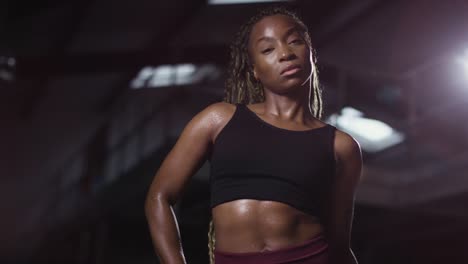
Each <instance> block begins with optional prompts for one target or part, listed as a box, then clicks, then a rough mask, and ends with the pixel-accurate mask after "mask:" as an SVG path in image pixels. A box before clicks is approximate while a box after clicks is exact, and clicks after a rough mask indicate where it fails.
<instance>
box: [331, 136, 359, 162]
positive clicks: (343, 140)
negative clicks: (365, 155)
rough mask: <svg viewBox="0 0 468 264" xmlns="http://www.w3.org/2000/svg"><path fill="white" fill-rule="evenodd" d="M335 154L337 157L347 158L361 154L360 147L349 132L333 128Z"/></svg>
mask: <svg viewBox="0 0 468 264" xmlns="http://www.w3.org/2000/svg"><path fill="white" fill-rule="evenodd" d="M334 149H335V155H336V156H337V158H339V159H347V158H351V157H353V156H361V147H360V145H359V143H358V142H357V140H356V139H354V138H353V137H352V136H351V135H350V134H348V133H346V132H344V131H342V130H340V129H338V128H335V142H334Z"/></svg>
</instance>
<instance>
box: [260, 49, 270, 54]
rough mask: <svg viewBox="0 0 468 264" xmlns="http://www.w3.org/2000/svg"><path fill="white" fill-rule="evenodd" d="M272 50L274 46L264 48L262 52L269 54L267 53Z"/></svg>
mask: <svg viewBox="0 0 468 264" xmlns="http://www.w3.org/2000/svg"><path fill="white" fill-rule="evenodd" d="M271 51H273V48H268V49H264V50H262V53H263V54H267V53H270V52H271Z"/></svg>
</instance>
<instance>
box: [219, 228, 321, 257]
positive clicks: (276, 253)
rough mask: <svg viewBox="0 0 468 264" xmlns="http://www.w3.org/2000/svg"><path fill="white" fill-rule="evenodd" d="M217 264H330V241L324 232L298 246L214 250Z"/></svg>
mask: <svg viewBox="0 0 468 264" xmlns="http://www.w3.org/2000/svg"><path fill="white" fill-rule="evenodd" d="M214 256H215V263H216V264H281V263H290V264H299V263H301V264H328V243H327V242H326V240H325V237H324V236H323V234H320V235H317V236H315V237H313V238H312V239H310V240H308V241H306V242H304V243H303V244H301V245H298V246H291V247H286V248H281V249H278V250H273V251H266V252H252V253H250V252H249V253H229V252H220V251H218V250H216V248H215V250H214Z"/></svg>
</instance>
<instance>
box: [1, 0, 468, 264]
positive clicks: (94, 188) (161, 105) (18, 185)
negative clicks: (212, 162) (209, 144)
mask: <svg viewBox="0 0 468 264" xmlns="http://www.w3.org/2000/svg"><path fill="white" fill-rule="evenodd" d="M264 5H265V4H242V5H222V6H209V5H208V4H207V2H206V1H199V0H173V1H156V0H134V1H124V0H81V1H77V0H75V1H58V0H48V1H25V0H18V1H13V0H10V1H2V3H0V118H1V119H0V120H1V129H0V139H1V140H2V141H1V142H0V146H1V148H0V149H1V152H0V153H1V156H0V162H1V164H0V165H1V169H2V170H1V184H0V199H1V203H0V206H1V207H0V209H1V218H0V227H1V229H0V257H1V258H0V262H1V263H31V264H33V263H80V264H81V263H96V264H97V263H113V264H118V263H157V260H156V257H155V255H154V253H153V251H152V245H151V240H150V237H149V232H148V229H147V225H146V220H145V218H144V210H143V204H144V198H145V195H146V192H147V190H148V187H149V184H150V181H151V179H152V177H153V175H154V173H155V172H156V170H157V169H158V166H159V165H160V163H161V161H162V159H163V158H164V157H165V155H166V154H167V152H168V151H169V150H170V148H171V147H172V145H173V144H174V142H175V141H176V140H177V137H178V135H179V133H180V132H181V130H182V129H183V127H184V126H185V124H186V123H187V122H188V120H190V118H191V117H192V116H193V115H195V114H196V113H197V112H198V111H200V110H201V109H203V108H204V107H206V106H207V105H209V104H210V103H213V102H216V101H220V100H221V98H222V95H223V81H224V78H225V74H224V71H225V67H226V64H227V60H228V54H229V53H228V44H229V42H230V41H231V40H232V39H233V36H234V33H235V32H236V30H237V29H238V28H239V26H240V24H241V23H243V22H244V21H245V20H246V19H247V18H248V17H250V16H251V15H253V14H254V13H255V12H256V10H257V9H258V8H260V7H262V6H264ZM291 5H292V6H293V7H294V8H296V9H298V10H299V11H300V13H301V15H302V17H303V18H304V21H305V22H306V24H307V25H308V26H309V28H310V31H311V36H312V39H313V44H314V47H315V48H316V50H317V54H318V65H319V69H320V73H321V75H320V78H321V82H322V84H323V89H324V98H325V113H326V117H327V116H329V115H330V114H333V113H334V112H336V111H337V110H339V109H340V108H341V107H343V106H352V107H355V108H357V109H359V110H361V111H363V112H364V113H365V114H366V115H367V116H368V117H372V118H377V119H379V120H383V121H384V122H386V123H388V124H390V125H392V126H393V127H395V128H396V129H398V130H399V131H401V132H403V133H404V134H405V135H406V140H405V141H404V142H403V143H401V144H399V145H397V146H395V147H392V148H390V149H387V150H385V151H383V152H379V153H373V154H371V153H364V158H365V164H364V174H363V180H362V182H361V184H360V186H359V188H358V191H357V196H356V210H355V219H354V224H353V225H354V226H353V227H354V229H353V234H352V235H353V236H352V243H353V244H352V246H353V250H354V251H355V253H356V255H357V257H358V260H359V263H360V264H368V263H382V264H386V263H388V264H393V263H398V264H407V263H408V264H409V263H425V264H429V263H441V264H444V263H461V264H463V263H468V226H467V220H468V210H467V204H468V163H467V162H468V150H467V145H468V122H467V121H468V118H467V115H468V108H467V107H466V106H467V103H468V71H466V70H465V71H464V70H463V68H462V67H461V65H460V64H457V63H455V61H456V58H457V57H458V56H461V55H462V54H463V53H464V52H465V50H468V16H467V15H468V2H467V1H464V0H445V1H443V0H439V1H437V0H411V1H408V0H394V1H384V0H360V1H358V0H356V1H351V0H315V1H305V0H304V1H294V2H292V3H291ZM177 63H195V64H197V65H202V64H206V63H211V64H213V65H215V66H216V69H217V71H213V73H212V75H210V76H211V77H210V78H204V79H202V80H201V81H200V82H199V83H197V84H193V85H171V86H169V87H160V88H144V89H130V83H131V81H132V80H133V79H134V78H135V77H136V76H137V75H138V73H139V72H140V70H141V69H142V68H143V67H145V66H151V67H156V66H159V65H164V64H177ZM208 173H209V170H208V167H207V165H206V164H205V166H204V167H202V169H201V170H200V171H199V172H198V173H197V174H196V175H195V176H194V177H193V180H192V181H191V184H190V187H189V189H188V191H187V193H186V194H185V196H184V198H183V199H182V200H181V201H180V203H178V205H177V207H176V211H177V214H178V217H179V223H180V227H181V232H182V236H183V243H184V247H185V251H186V254H187V259H188V260H189V263H206V261H207V252H208V251H207V246H206V244H207V233H206V231H207V225H208V221H209V208H208V198H209V194H208V189H207V188H208V186H207V179H208Z"/></svg>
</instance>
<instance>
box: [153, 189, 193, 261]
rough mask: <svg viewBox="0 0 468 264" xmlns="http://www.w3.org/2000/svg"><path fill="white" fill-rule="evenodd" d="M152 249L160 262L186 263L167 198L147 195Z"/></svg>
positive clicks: (174, 218) (173, 215)
mask: <svg viewBox="0 0 468 264" xmlns="http://www.w3.org/2000/svg"><path fill="white" fill-rule="evenodd" d="M145 214H146V218H147V221H148V225H149V229H150V233H151V238H152V240H153V246H154V250H155V252H156V254H157V256H158V257H159V260H160V262H161V263H162V264H182V263H186V261H185V257H184V253H183V249H182V243H181V240H180V234H179V228H178V226H177V219H176V217H175V214H174V211H173V209H172V206H171V205H170V204H169V202H168V200H167V199H164V198H150V197H148V198H147V200H146V203H145Z"/></svg>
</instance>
